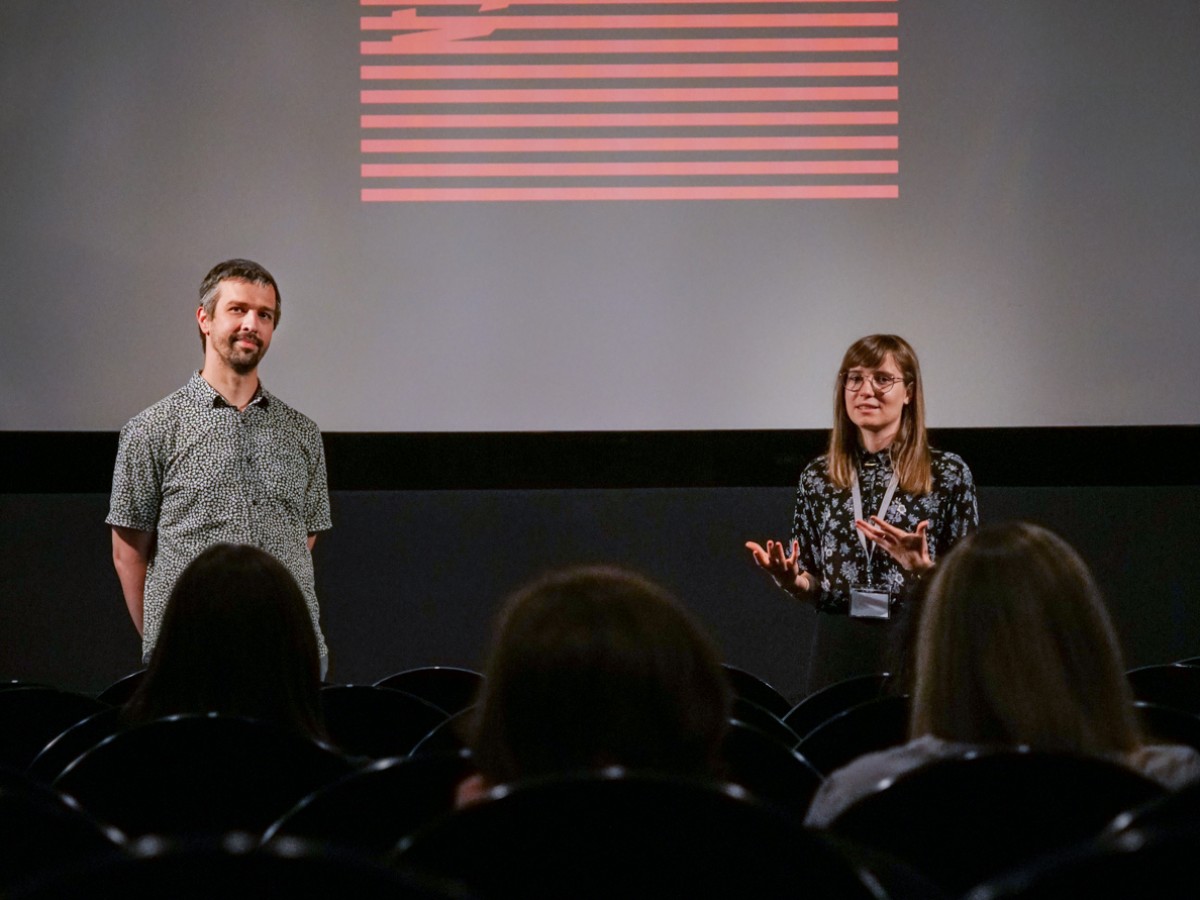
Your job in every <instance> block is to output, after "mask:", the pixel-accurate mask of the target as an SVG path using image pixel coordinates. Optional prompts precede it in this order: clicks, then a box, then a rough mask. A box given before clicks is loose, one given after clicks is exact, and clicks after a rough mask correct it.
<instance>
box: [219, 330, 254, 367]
mask: <svg viewBox="0 0 1200 900" xmlns="http://www.w3.org/2000/svg"><path fill="white" fill-rule="evenodd" d="M242 340H249V341H253V342H254V344H255V347H254V349H253V350H246V349H245V348H243V347H239V346H238V345H237V344H238V341H242ZM262 357H263V347H262V342H261V341H260V340H258V339H257V338H254V337H246V336H245V335H237V334H235V335H233V336H232V337H231V338H230V339H229V353H228V354H227V355H226V357H225V359H226V361H227V362H228V363H229V368H231V369H233V371H235V372H237V373H238V374H239V375H249V374H250V373H251V372H253V371H254V370H255V369H257V368H258V363H259V361H260V360H261V359H262Z"/></svg>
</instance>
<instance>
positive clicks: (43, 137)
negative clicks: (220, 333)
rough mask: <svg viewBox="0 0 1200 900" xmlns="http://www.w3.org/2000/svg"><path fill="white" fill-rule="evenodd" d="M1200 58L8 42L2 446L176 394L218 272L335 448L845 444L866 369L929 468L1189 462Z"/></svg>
mask: <svg viewBox="0 0 1200 900" xmlns="http://www.w3.org/2000/svg"><path fill="white" fill-rule="evenodd" d="M1198 50H1200V4H1198V3H1197V2H1196V0H1154V2H1153V3H1131V2H1130V0H1003V2H998V0H861V2H855V0H788V2H782V0H755V2H745V0H720V2H714V0H687V2H675V0H646V2H620V0H595V2H592V0H589V2H579V0H554V2H550V0H523V2H509V3H500V2H495V0H492V2H487V0H474V2H469V0H455V2H451V0H442V2H433V0H421V2H411V3H401V2H386V3H385V2H379V0H369V2H366V3H364V2H362V0H321V2H307V3H298V2H296V0H254V2H253V3H245V2H243V0H204V2H203V3H185V2H175V3H163V2H161V0H120V2H116V0H112V2H105V3H98V2H96V0H55V2H54V3H46V2H45V0H4V2H0V111H2V114H0V159H2V160H3V165H0V197H2V198H3V204H4V207H3V209H4V213H3V215H0V270H2V271H3V273H4V281H3V290H4V313H5V315H4V318H3V320H2V324H0V430H9V431H21V430H93V429H94V430H108V431H115V430H116V429H118V428H120V427H121V425H122V424H123V423H125V422H127V421H128V420H129V418H130V417H131V416H133V415H134V414H135V413H137V412H138V411H139V410H141V409H145V408H146V407H148V406H149V405H150V404H152V403H154V402H156V401H158V400H159V399H161V398H162V397H164V396H166V395H167V394H169V393H170V392H172V391H174V390H176V389H177V388H178V387H179V386H180V385H181V384H183V383H184V382H185V381H186V380H187V379H188V377H189V376H190V375H191V374H192V373H193V372H195V371H196V369H197V368H198V367H199V366H200V364H201V361H202V357H201V355H200V346H199V342H198V341H197V339H196V320H195V313H196V299H197V293H196V291H197V286H198V285H199V283H200V280H201V279H202V278H203V276H204V273H205V272H207V271H208V269H209V268H210V267H211V266H212V265H213V264H214V263H216V262H218V261H219V260H223V259H229V258H231V257H235V256H237V257H249V258H251V259H255V260H257V261H258V262H260V263H262V264H263V265H264V266H266V267H267V268H268V269H269V270H270V271H271V273H272V274H273V275H274V276H275V278H276V279H277V280H278V282H279V284H280V287H281V290H282V296H283V297H284V298H285V300H284V306H285V307H286V313H287V314H286V315H285V316H284V317H283V320H282V326H281V328H280V329H279V330H278V331H277V332H276V334H275V338H274V340H273V341H272V344H271V351H270V355H269V356H268V357H267V358H266V359H265V361H264V363H263V367H262V373H261V374H262V377H263V382H264V384H265V385H266V386H267V387H268V389H269V390H270V391H271V392H272V393H274V394H276V395H277V396H279V397H280V398H282V399H283V400H284V401H285V402H288V403H290V404H294V405H295V406H296V407H297V408H299V409H302V410H303V411H304V412H305V414H306V415H309V416H310V417H312V418H313V419H314V420H315V421H316V422H317V423H318V424H319V425H320V426H321V427H322V429H324V430H325V431H326V432H332V431H353V432H469V433H474V432H544V431H551V432H572V431H580V432H590V431H627V432H637V431H652V432H660V431H672V430H684V431H695V430H734V431H736V430H755V429H793V428H804V429H814V430H817V429H827V428H828V427H829V423H830V417H831V409H832V406H831V404H832V399H833V393H834V387H835V380H836V374H837V372H836V370H837V366H838V362H839V360H840V359H841V355H842V352H843V351H844V350H845V348H846V347H847V346H849V345H850V344H851V343H852V342H853V341H854V340H855V339H857V338H859V337H861V336H863V335H865V334H873V333H879V332H894V333H898V334H902V335H904V337H905V338H907V339H908V340H909V342H910V343H911V344H912V345H913V346H914V347H915V348H916V350H917V352H918V354H919V355H920V359H921V369H922V373H923V376H924V379H925V397H926V400H927V403H928V407H927V409H928V424H929V425H930V427H932V428H935V429H940V428H1001V427H1029V426H1047V427H1067V426H1137V425H1172V424H1182V423H1196V422H1200V401H1198V400H1197V398H1196V396H1195V393H1194V392H1190V391H1189V390H1188V385H1190V384H1192V383H1194V381H1195V370H1196V363H1195V359H1196V349H1195V344H1196V335H1197V334H1200V303H1198V302H1197V293H1198V286H1200V253H1197V252H1196V248H1197V247H1200V216H1197V214H1196V210H1197V209H1198V208H1200V167H1198V166H1197V165H1196V148H1198V147H1200V52H1198ZM902 107H903V108H902ZM901 150H903V156H901ZM839 396H840V395H839Z"/></svg>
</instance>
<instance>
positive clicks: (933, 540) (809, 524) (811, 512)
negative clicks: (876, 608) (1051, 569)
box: [792, 450, 979, 615]
mask: <svg viewBox="0 0 1200 900" xmlns="http://www.w3.org/2000/svg"><path fill="white" fill-rule="evenodd" d="M891 477H892V459H891V455H890V454H889V453H888V452H887V451H886V450H884V451H882V452H880V453H876V454H865V453H864V454H862V455H861V456H860V458H859V461H858V478H859V484H860V485H861V490H862V508H863V515H864V517H869V516H872V515H875V514H876V512H878V510H879V505H880V503H881V501H882V500H883V494H884V491H885V490H886V489H887V484H888V481H889V480H890V479H891ZM925 519H928V520H929V530H928V532H927V534H928V538H929V555H930V556H931V557H933V559H934V561H935V562H936V561H937V557H938V555H939V554H944V553H946V552H947V551H948V550H949V549H950V548H951V547H953V546H954V545H955V544H956V543H957V542H958V541H959V540H961V539H962V538H963V537H965V536H966V535H967V534H969V533H970V532H971V531H972V530H974V529H975V527H976V526H977V525H978V524H979V509H978V505H977V503H976V499H975V482H974V481H973V480H972V478H971V470H970V469H968V468H967V464H966V463H965V462H963V461H962V458H961V457H959V456H956V455H955V454H953V453H942V452H939V451H937V450H935V451H933V490H932V491H930V492H929V493H928V494H923V495H919V496H918V495H914V494H906V493H904V492H903V491H901V490H897V491H896V494H895V496H894V497H893V498H892V504H891V506H890V507H889V508H888V511H887V515H886V516H885V521H887V522H890V523H891V524H892V525H895V526H897V527H898V528H902V529H904V530H905V531H915V530H916V528H917V523H918V522H921V521H923V520H925ZM792 538H793V539H794V540H797V541H799V543H800V561H801V564H802V566H803V567H804V569H805V570H806V571H808V572H812V573H813V574H814V575H816V576H817V578H818V580H819V582H820V588H821V590H820V591H819V593H818V594H817V597H816V602H817V608H818V609H819V610H821V611H822V612H828V613H839V614H843V615H844V614H846V613H848V612H849V609H850V595H849V590H850V586H851V585H855V584H865V583H867V581H868V580H870V581H871V582H872V583H873V584H877V585H886V586H887V588H888V589H889V590H890V591H891V592H892V594H893V595H894V596H898V597H904V596H905V595H906V594H908V593H909V592H910V591H911V590H912V588H913V586H914V585H915V580H914V578H913V576H912V575H911V574H910V573H908V572H906V571H905V570H904V569H902V568H901V567H900V566H899V565H897V564H896V562H895V561H894V560H893V559H892V558H891V557H890V556H888V555H887V553H885V552H884V551H883V550H882V549H879V548H876V549H875V551H874V553H873V554H872V557H871V573H870V574H871V576H872V577H871V578H870V579H868V572H867V557H866V554H865V553H864V552H863V548H862V545H861V544H860V543H859V540H858V531H857V529H856V528H855V527H854V504H853V501H852V500H851V496H850V490H849V489H848V488H839V487H835V486H834V485H833V483H832V482H831V481H830V480H829V471H828V465H827V461H826V457H824V456H821V457H818V458H817V459H815V460H813V461H812V462H811V463H809V464H808V465H807V466H806V467H805V468H804V471H803V472H802V473H801V475H800V485H799V487H798V488H797V489H796V512H795V516H794V518H793V522H792Z"/></svg>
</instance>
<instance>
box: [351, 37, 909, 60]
mask: <svg viewBox="0 0 1200 900" xmlns="http://www.w3.org/2000/svg"><path fill="white" fill-rule="evenodd" d="M360 46H361V48H362V53H363V55H364V56H388V55H395V56H415V55H420V54H433V53H445V54H453V55H455V56H485V55H493V54H494V55H511V54H521V55H525V56H535V55H538V54H560V53H595V54H613V55H619V54H624V53H839V52H844V51H863V52H880V53H895V52H896V50H897V48H898V47H899V41H898V40H897V39H896V38H761V39H756V38H735V39H730V40H662V41H660V40H632V39H630V40H623V41H447V40H445V39H444V36H443V35H427V34H413V35H396V36H394V37H392V38H390V39H389V40H386V41H363V42H362V44H361V45H360Z"/></svg>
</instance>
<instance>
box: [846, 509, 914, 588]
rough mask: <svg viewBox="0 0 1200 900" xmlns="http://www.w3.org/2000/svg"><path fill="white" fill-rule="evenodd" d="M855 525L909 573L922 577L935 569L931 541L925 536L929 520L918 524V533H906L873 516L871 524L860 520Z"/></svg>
mask: <svg viewBox="0 0 1200 900" xmlns="http://www.w3.org/2000/svg"><path fill="white" fill-rule="evenodd" d="M854 525H855V527H857V528H858V530H859V531H861V532H862V533H863V534H865V535H866V536H867V537H868V538H870V539H871V540H873V541H874V542H875V543H876V544H878V545H879V546H880V547H882V548H883V549H884V550H886V551H887V555H888V556H890V557H891V558H892V559H894V560H895V561H896V562H898V563H899V564H900V565H901V566H903V567H904V568H905V569H907V570H908V571H910V572H916V573H917V574H918V575H921V574H923V573H925V572H928V571H929V570H930V569H932V568H933V560H932V559H930V558H929V539H928V538H927V537H926V536H925V532H926V530H927V529H928V528H929V520H928V519H926V520H925V521H923V522H918V523H917V530H916V531H904V530H902V529H900V528H897V527H896V526H895V525H890V524H888V523H887V522H885V521H883V519H881V518H879V516H871V521H869V522H866V521H864V520H862V519H858V520H857V521H856V522H855V523H854Z"/></svg>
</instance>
